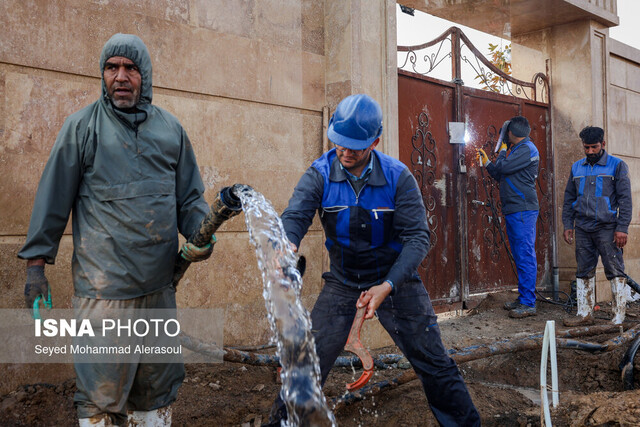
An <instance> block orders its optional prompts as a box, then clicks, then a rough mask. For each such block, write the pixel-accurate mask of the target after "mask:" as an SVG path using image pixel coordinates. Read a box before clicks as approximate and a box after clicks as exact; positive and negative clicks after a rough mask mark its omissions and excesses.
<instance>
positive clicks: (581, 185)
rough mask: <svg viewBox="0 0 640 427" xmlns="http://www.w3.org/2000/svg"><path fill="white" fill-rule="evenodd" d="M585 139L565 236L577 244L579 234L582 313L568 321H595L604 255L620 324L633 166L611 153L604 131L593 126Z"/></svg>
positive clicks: (566, 207) (570, 187) (568, 195)
mask: <svg viewBox="0 0 640 427" xmlns="http://www.w3.org/2000/svg"><path fill="white" fill-rule="evenodd" d="M580 139H581V140H582V146H583V148H584V153H585V155H586V157H585V158H584V159H581V160H578V161H577V162H575V163H574V164H573V166H571V173H570V174H569V181H568V182H567V187H566V189H565V192H564V204H563V206H562V223H563V225H564V236H563V237H564V240H565V241H566V242H567V243H568V244H571V243H573V238H574V232H575V239H576V261H577V264H578V269H577V271H576V293H577V295H576V296H577V299H578V316H577V317H575V318H571V319H565V320H564V324H565V326H577V325H589V324H592V323H593V322H594V320H593V308H594V306H595V286H596V277H595V273H596V265H597V264H598V255H600V257H601V258H602V264H603V265H604V274H605V276H606V277H607V279H608V280H610V281H611V291H612V292H613V296H614V299H615V304H614V307H613V311H614V317H613V323H615V324H620V323H622V322H623V321H624V317H625V311H626V304H627V301H626V296H625V293H624V287H625V286H626V281H627V279H626V275H625V273H624V261H623V259H622V248H623V247H624V246H625V245H626V244H627V233H628V231H629V223H630V222H631V215H632V208H631V183H630V181H629V167H628V166H627V164H626V163H625V162H623V161H622V160H620V159H619V158H617V157H614V156H612V155H610V154H608V153H607V152H606V151H605V149H604V146H605V144H606V143H605V141H604V129H602V128H599V127H595V126H587V127H585V128H584V129H582V131H581V132H580Z"/></svg>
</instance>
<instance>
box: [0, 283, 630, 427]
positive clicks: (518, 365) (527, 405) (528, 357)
mask: <svg viewBox="0 0 640 427" xmlns="http://www.w3.org/2000/svg"><path fill="white" fill-rule="evenodd" d="M515 296H516V294H515V293H512V292H503V293H499V294H493V295H489V296H488V297H487V298H486V299H485V300H484V301H483V302H482V303H481V304H480V305H479V306H478V307H477V308H476V309H474V310H472V311H471V312H470V313H468V315H466V316H464V317H456V318H449V319H442V320H441V321H440V325H441V329H442V334H443V340H444V342H445V345H446V347H447V348H455V349H460V348H464V347H468V346H471V345H476V344H486V343H492V342H496V341H499V340H504V339H509V338H518V337H524V336H527V335H531V334H539V333H542V332H543V331H544V325H545V322H546V321H547V320H555V321H556V325H557V326H556V328H557V329H559V330H562V329H565V328H564V327H563V326H562V319H563V318H565V317H568V316H570V314H567V313H566V312H565V311H564V309H563V307H561V306H557V305H552V304H548V303H544V302H540V303H539V304H538V315H537V316H536V317H530V318H526V319H510V318H508V317H507V312H506V311H505V310H503V309H502V304H503V303H504V302H505V301H510V300H512V299H514V298H515ZM627 312H628V316H627V320H629V321H630V322H633V323H636V322H640V304H639V303H637V302H636V303H632V304H630V305H629V308H628V311H627ZM573 314H575V309H574V311H573ZM573 314H571V315H573ZM597 317H598V320H597V322H598V324H607V323H608V319H609V318H610V317H611V310H610V307H607V306H606V305H605V306H603V307H602V308H601V309H600V310H599V311H598V312H597ZM615 335H616V334H609V335H599V336H594V337H584V338H581V339H582V340H584V341H591V342H602V341H606V340H607V339H609V338H611V337H613V336H615ZM628 346H629V345H628V344H627V345H625V346H623V347H621V348H618V349H616V350H614V351H610V352H605V353H600V354H592V353H586V352H584V351H578V350H567V349H559V350H558V370H559V382H560V386H559V389H560V405H559V407H558V408H557V409H554V410H553V411H552V421H553V425H555V426H632V425H640V392H639V391H636V390H631V391H624V390H623V385H622V381H621V375H620V371H619V369H618V364H619V363H620V360H621V359H622V356H623V354H624V352H625V351H626V349H627V347H628ZM372 353H375V354H383V353H398V350H397V348H394V347H388V348H383V349H377V350H376V351H374V352H372ZM459 366H460V369H461V371H462V373H463V376H464V378H465V380H466V382H467V385H468V387H469V390H470V392H471V396H472V398H473V401H474V403H475V404H476V407H477V408H478V410H479V412H480V414H481V417H482V422H483V425H485V426H523V427H524V426H537V425H540V405H539V403H538V402H539V400H540V397H539V396H540V392H539V387H540V386H539V378H540V350H535V351H533V350H532V351H524V352H518V353H511V354H504V355H496V356H491V357H488V358H484V359H481V360H476V361H471V362H465V363H460V364H459ZM639 369H640V360H636V362H635V370H636V371H638V370H639ZM403 372H405V371H404V370H402V369H389V370H384V371H376V373H375V376H374V377H373V379H372V381H381V380H382V379H388V378H393V377H395V376H397V375H399V374H401V373H403ZM359 375H360V372H359V371H356V372H355V373H354V372H353V371H352V369H351V368H334V370H333V371H332V373H331V375H330V377H329V379H328V381H327V384H326V386H325V394H326V395H327V397H328V398H329V399H331V398H334V397H337V396H340V395H341V394H342V393H344V384H345V383H346V382H351V381H353V380H354V379H356V378H357V377H358V376H359ZM636 377H637V378H639V379H640V373H637V375H636ZM549 378H550V376H549ZM549 381H550V379H549ZM635 386H636V388H638V387H640V381H639V380H638V379H636V381H635ZM278 389H279V384H278V382H277V375H276V372H275V369H274V368H271V367H253V366H244V365H238V364H231V363H222V364H197V365H195V364H193V365H187V379H186V381H185V383H184V384H183V386H182V388H181V389H180V393H179V397H178V401H177V402H176V403H175V404H174V406H173V422H174V425H178V426H211V425H215V426H226V425H229V426H239V425H242V424H244V425H250V426H254V425H260V423H261V422H265V421H266V419H267V417H268V412H269V408H270V406H271V403H272V401H273V398H274V396H275V395H276V393H277V392H278ZM74 391H75V382H74V380H68V381H66V382H64V383H59V384H33V385H23V386H20V387H19V388H18V389H16V390H14V391H13V392H11V393H9V394H8V395H6V396H3V397H1V398H0V425H3V426H10V425H23V426H27V425H28V426H45V425H46V426H73V425H77V421H76V420H75V411H74V409H73V393H74ZM336 418H337V421H338V424H339V425H342V426H368V425H380V426H432V425H437V423H436V422H435V419H434V418H433V415H432V414H431V411H430V410H429V408H428V406H427V402H426V398H425V396H424V393H423V391H422V388H421V385H420V383H419V382H418V381H413V382H409V383H407V384H404V385H401V386H399V387H397V388H394V389H392V390H389V391H386V392H384V393H382V394H380V395H378V396H374V397H368V398H366V399H365V400H364V401H361V402H357V403H355V404H352V405H349V406H346V407H343V408H341V409H339V410H338V411H336Z"/></svg>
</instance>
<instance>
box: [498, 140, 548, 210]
mask: <svg viewBox="0 0 640 427" xmlns="http://www.w3.org/2000/svg"><path fill="white" fill-rule="evenodd" d="M539 163H540V154H539V153H538V149H537V148H536V146H535V145H533V142H531V140H530V139H529V138H525V139H523V140H522V141H520V142H519V143H518V144H517V145H515V146H514V147H513V148H512V149H511V152H510V153H509V156H507V151H506V150H503V151H501V152H500V154H499V155H498V158H497V159H496V160H495V161H493V162H489V163H487V172H489V174H490V175H491V176H492V177H493V178H494V179H495V180H496V181H498V182H500V203H502V213H503V214H504V215H509V214H512V213H514V212H523V211H537V210H538V209H540V207H539V205H538V194H537V193H536V178H538V164H539Z"/></svg>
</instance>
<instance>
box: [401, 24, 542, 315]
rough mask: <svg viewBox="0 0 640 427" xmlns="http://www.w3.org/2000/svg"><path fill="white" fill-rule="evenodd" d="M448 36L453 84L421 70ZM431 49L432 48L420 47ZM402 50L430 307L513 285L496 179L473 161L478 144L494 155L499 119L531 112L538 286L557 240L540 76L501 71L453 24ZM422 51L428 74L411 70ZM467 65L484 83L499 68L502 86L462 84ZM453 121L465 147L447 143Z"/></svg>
mask: <svg viewBox="0 0 640 427" xmlns="http://www.w3.org/2000/svg"><path fill="white" fill-rule="evenodd" d="M447 42H450V44H451V50H450V54H448V55H444V58H443V59H446V58H447V57H450V58H451V64H452V67H451V68H452V70H451V75H452V79H451V82H447V81H444V80H439V79H435V78H432V77H429V76H427V75H425V74H429V72H430V71H432V70H433V69H434V68H435V67H436V66H437V65H438V64H439V63H440V62H442V60H443V59H438V55H440V54H442V52H443V44H445V43H447ZM428 48H437V53H436V54H431V55H429V54H428V53H427V54H421V53H420V54H419V53H418V51H421V50H424V49H428ZM463 49H468V50H469V51H470V52H471V53H472V54H473V59H470V58H471V55H465V54H464V53H463V51H462V50H463ZM398 51H399V52H407V62H406V63H409V62H410V63H411V66H412V69H413V71H405V70H402V69H399V70H398V105H399V108H398V118H399V136H400V160H401V161H403V162H404V163H405V164H406V165H407V166H409V168H410V169H411V171H412V172H413V174H414V176H415V177H416V180H417V181H418V184H419V185H420V187H421V190H422V194H423V199H424V202H425V206H426V208H427V217H428V221H429V225H430V227H431V231H432V241H433V246H432V249H431V251H430V252H429V255H428V256H427V258H425V260H424V261H423V263H422V265H421V267H420V269H419V272H420V274H421V276H422V278H423V280H424V283H425V285H426V286H427V289H428V291H429V294H430V296H431V300H432V302H433V304H434V306H436V310H437V311H443V310H447V309H452V308H461V307H463V305H464V303H465V302H467V301H469V300H470V299H473V296H474V295H478V294H482V293H485V292H491V291H496V290H501V289H508V288H514V287H515V286H516V285H517V276H516V273H515V265H514V264H513V260H512V259H511V257H510V252H509V249H508V242H507V237H506V229H505V225H504V217H503V216H502V213H501V205H500V197H499V188H498V184H497V183H496V182H495V181H494V180H492V179H491V178H490V177H489V176H488V174H487V172H486V171H485V170H484V169H483V168H480V167H479V166H478V164H477V162H476V155H475V153H476V148H478V147H482V148H484V150H485V151H486V152H487V153H488V154H489V153H492V152H493V149H494V147H495V145H496V141H497V138H498V134H499V132H500V127H501V126H502V123H503V122H504V121H505V120H508V119H509V118H511V117H513V116H515V115H523V116H525V117H527V119H528V120H529V122H530V124H531V128H532V131H531V136H530V137H531V139H532V141H533V142H534V143H535V145H536V147H537V148H538V150H539V151H540V175H539V178H538V197H539V201H540V215H539V218H538V223H537V240H536V252H537V257H538V287H544V286H545V285H546V284H547V283H549V280H550V271H551V258H552V246H551V244H552V242H553V238H554V236H553V229H554V227H553V224H552V221H553V214H552V209H553V207H552V193H551V191H552V190H551V189H552V186H551V173H552V169H551V165H552V163H551V159H550V156H549V153H550V152H551V151H550V144H551V127H550V126H549V117H550V114H549V104H548V99H549V95H548V94H549V87H548V83H547V78H546V76H545V75H543V74H537V75H536V76H535V77H534V80H533V83H529V82H524V81H520V80H516V79H514V78H512V77H511V76H508V75H506V74H503V73H501V71H500V70H498V69H497V68H496V67H494V66H493V65H492V64H491V63H490V62H489V61H487V60H486V59H485V58H484V57H483V56H482V55H481V54H480V52H478V51H477V49H476V48H475V47H473V45H472V44H471V42H470V41H469V40H468V39H467V38H466V36H465V35H464V34H463V33H462V32H461V31H460V30H459V29H458V28H455V27H453V28H451V29H449V30H448V31H447V32H445V33H444V34H443V35H441V36H440V37H439V38H437V39H435V40H434V41H432V42H429V43H426V44H424V45H420V46H400V47H398ZM420 57H422V58H424V59H425V60H426V61H427V67H426V68H427V72H417V71H418V64H417V62H418V61H417V60H418V58H420ZM472 61H475V63H473V62H472ZM463 62H466V63H467V64H469V65H470V66H471V69H472V70H475V72H476V73H477V76H478V78H479V79H481V80H482V79H484V81H489V79H490V77H492V76H494V75H497V76H498V77H499V78H500V82H501V83H500V84H501V88H502V89H501V92H503V93H495V92H492V91H488V90H481V89H474V88H471V87H467V86H464V84H463V83H462V82H463V80H462V67H461V64H462V63H463ZM406 63H405V64H406ZM451 122H464V123H465V127H466V134H467V136H468V140H467V142H466V144H452V143H450V137H449V123H451ZM489 156H490V157H495V156H496V155H495V154H489Z"/></svg>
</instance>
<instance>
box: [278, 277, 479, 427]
mask: <svg viewBox="0 0 640 427" xmlns="http://www.w3.org/2000/svg"><path fill="white" fill-rule="evenodd" d="M323 278H324V279H325V285H324V288H323V289H322V292H321V293H320V296H319V297H318V300H317V301H316V304H315V306H314V308H313V311H312V312H311V322H312V332H313V336H314V338H315V341H316V351H317V353H318V358H319V359H320V371H321V375H322V383H323V384H324V382H325V380H326V379H327V376H328V375H329V371H330V370H331V368H332V367H333V364H334V363H335V360H336V359H337V357H338V356H339V355H340V352H341V351H342V350H343V349H344V345H345V344H346V342H347V337H348V336H349V330H350V329H351V325H352V323H353V319H354V317H355V314H356V301H357V300H358V298H359V296H360V293H361V290H358V289H353V288H349V287H346V286H344V285H342V284H340V283H338V282H337V281H336V280H335V278H334V277H333V276H332V275H331V274H330V273H325V274H324V275H323ZM376 313H377V316H378V319H379V320H380V323H381V324H382V326H384V328H385V329H386V330H387V332H388V333H389V334H390V335H391V337H392V338H393V341H394V342H395V344H396V345H397V346H398V347H399V348H400V350H401V351H402V352H403V353H404V355H405V356H406V358H407V359H408V360H409V362H410V363H411V366H412V367H413V369H414V370H415V371H416V374H417V375H418V377H419V378H420V380H421V381H422V386H423V388H424V391H425V394H426V395H427V400H428V402H429V406H430V407H431V410H432V411H433V414H434V415H435V417H436V419H437V420H438V422H439V423H440V424H441V425H443V426H479V425H480V415H479V414H478V411H477V410H476V408H475V406H474V404H473V402H472V401H471V397H470V395H469V392H468V390H467V387H466V385H465V383H464V380H463V379H462V376H461V375H460V372H459V371H458V366H457V365H456V363H455V361H453V359H451V358H450V357H449V356H448V355H447V352H446V350H445V348H444V346H443V344H442V340H441V338H440V328H439V326H438V324H437V318H436V316H435V313H434V311H433V307H432V306H431V301H430V300H429V296H428V294H427V291H426V290H425V288H424V285H423V284H422V282H420V280H419V279H417V278H416V279H414V280H413V281H410V282H407V283H404V284H402V285H400V286H398V289H397V291H396V294H395V295H394V296H388V297H387V298H386V299H385V300H384V302H383V303H382V304H381V305H380V307H379V308H378V310H377V312H376ZM284 418H286V409H285V405H284V403H283V401H282V399H281V398H280V396H278V398H277V399H276V402H275V403H274V405H273V408H272V410H271V416H270V419H269V421H270V423H273V424H274V425H279V420H280V419H284Z"/></svg>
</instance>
